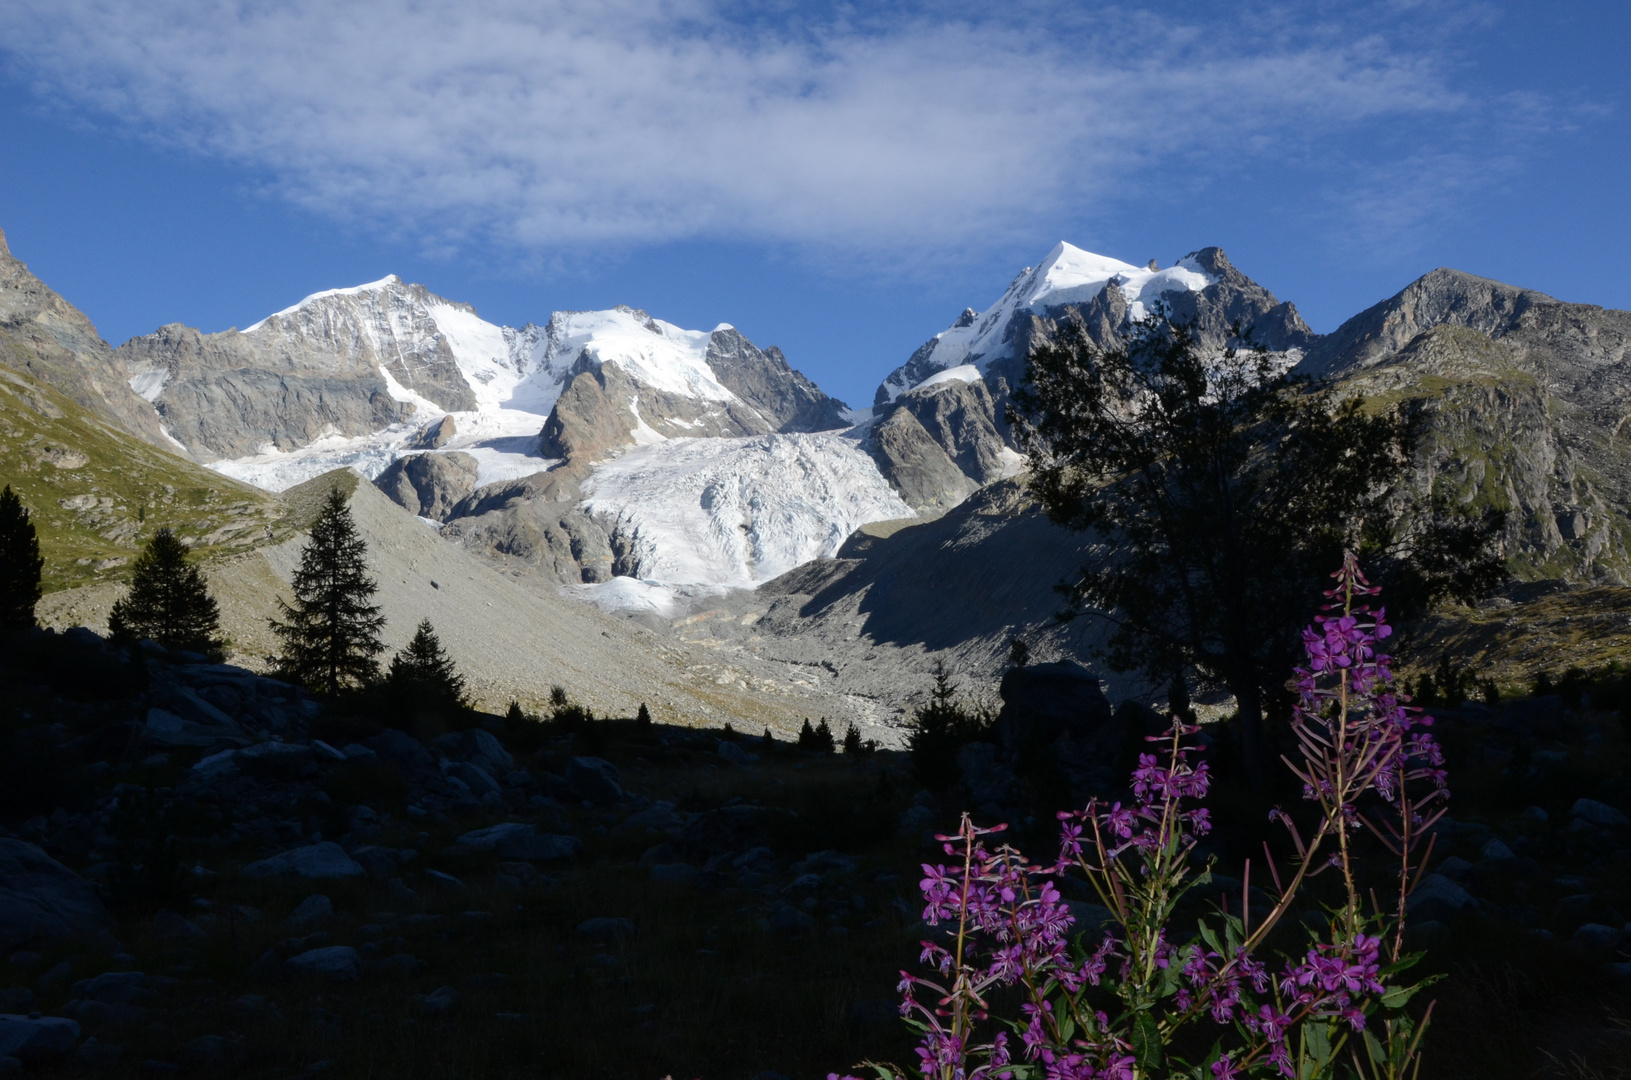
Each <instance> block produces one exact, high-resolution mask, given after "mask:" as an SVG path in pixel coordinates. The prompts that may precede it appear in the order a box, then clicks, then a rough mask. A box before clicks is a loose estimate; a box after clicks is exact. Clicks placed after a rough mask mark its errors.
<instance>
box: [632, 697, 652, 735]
mask: <svg viewBox="0 0 1631 1080" xmlns="http://www.w3.org/2000/svg"><path fill="white" fill-rule="evenodd" d="M634 723H635V726H636V727H639V728H642V729H644V728H648V727H650V726H651V710H650V709H648V708H646V703H645V702H643V701H642V702H641V703H640V711H639V712H638V713H637V714H635V717H634Z"/></svg>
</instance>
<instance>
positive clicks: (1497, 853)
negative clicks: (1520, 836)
mask: <svg viewBox="0 0 1631 1080" xmlns="http://www.w3.org/2000/svg"><path fill="white" fill-rule="evenodd" d="M1478 854H1479V855H1480V856H1482V857H1483V858H1486V859H1515V858H1517V856H1516V855H1514V854H1513V853H1512V849H1511V848H1509V847H1507V846H1506V843H1505V842H1504V841H1503V840H1501V839H1500V838H1499V837H1496V838H1495V839H1493V840H1490V841H1489V842H1488V843H1486V844H1485V845H1484V846H1483V847H1482V848H1480V849H1479V850H1478Z"/></svg>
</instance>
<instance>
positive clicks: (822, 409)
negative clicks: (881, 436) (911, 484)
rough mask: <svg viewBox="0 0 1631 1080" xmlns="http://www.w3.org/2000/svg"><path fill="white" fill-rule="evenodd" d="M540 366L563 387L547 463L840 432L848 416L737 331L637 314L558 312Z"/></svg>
mask: <svg viewBox="0 0 1631 1080" xmlns="http://www.w3.org/2000/svg"><path fill="white" fill-rule="evenodd" d="M545 350H546V351H545V354H544V355H545V359H544V364H545V365H546V366H548V367H550V368H552V369H558V370H564V371H566V373H567V376H566V377H567V379H568V382H567V384H566V387H565V389H563V390H562V392H561V395H560V397H559V398H558V399H557V400H556V402H555V408H554V411H553V412H551V413H550V416H549V419H548V421H546V422H545V424H544V428H543V431H542V432H541V433H540V444H539V445H540V452H541V453H542V454H543V455H544V456H545V457H553V458H565V459H566V460H567V461H569V462H574V463H578V464H588V463H590V462H593V461H596V460H600V459H603V458H605V457H606V456H607V455H609V454H610V453H612V452H613V451H615V450H617V449H620V448H621V447H625V446H631V445H634V444H636V443H640V442H649V441H653V440H654V439H656V438H657V437H662V438H670V439H680V438H720V437H734V436H744V435H767V434H770V433H772V432H778V433H779V432H795V431H823V430H829V429H832V428H837V427H843V426H845V423H846V421H845V416H846V415H847V412H848V410H847V409H846V407H845V406H844V403H843V402H841V401H836V400H834V399H832V398H829V397H827V395H825V394H823V393H822V392H821V391H820V390H819V389H817V387H816V385H815V384H814V383H812V382H811V381H810V380H809V379H807V378H805V377H804V376H803V375H801V374H799V373H798V372H797V371H794V370H793V369H792V368H791V367H790V366H788V364H787V361H786V359H785V358H784V357H783V356H782V354H781V351H780V350H779V349H775V348H771V349H770V350H768V351H767V350H761V349H759V348H758V347H757V346H755V345H754V344H753V343H752V342H750V341H748V340H747V338H745V337H743V336H742V335H741V334H740V333H738V332H737V331H736V330H735V329H734V328H732V327H729V326H721V327H719V328H718V329H716V330H714V331H712V332H711V333H708V334H703V333H701V332H697V331H686V330H681V329H680V328H679V327H676V326H671V325H669V324H668V323H664V322H661V321H659V320H656V319H653V318H651V316H649V315H647V314H646V313H645V312H643V311H639V310H637V309H634V308H628V307H619V308H615V309H613V310H612V311H610V312H588V313H577V312H557V313H556V314H555V315H553V316H551V318H550V322H549V327H548V328H547V345H546V346H545Z"/></svg>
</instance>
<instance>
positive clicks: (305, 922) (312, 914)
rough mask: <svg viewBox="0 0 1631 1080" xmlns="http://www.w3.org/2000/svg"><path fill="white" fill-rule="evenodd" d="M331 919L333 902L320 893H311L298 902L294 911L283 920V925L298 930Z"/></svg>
mask: <svg viewBox="0 0 1631 1080" xmlns="http://www.w3.org/2000/svg"><path fill="white" fill-rule="evenodd" d="M333 917H334V901H332V900H330V899H329V898H328V897H326V896H324V895H323V894H322V893H313V894H312V895H310V896H308V897H306V898H305V899H304V900H302V901H300V903H299V904H298V905H297V906H296V907H295V909H294V910H293V911H291V912H290V913H289V917H288V918H287V919H284V920H283V925H284V926H286V927H288V928H289V929H291V930H299V929H301V928H302V927H307V926H315V925H317V924H319V923H322V922H325V921H327V920H329V919H331V918H333Z"/></svg>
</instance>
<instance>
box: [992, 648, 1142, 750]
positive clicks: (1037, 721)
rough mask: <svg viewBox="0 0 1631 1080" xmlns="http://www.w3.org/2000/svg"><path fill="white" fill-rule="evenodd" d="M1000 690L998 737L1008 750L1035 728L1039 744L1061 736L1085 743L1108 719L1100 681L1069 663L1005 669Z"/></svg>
mask: <svg viewBox="0 0 1631 1080" xmlns="http://www.w3.org/2000/svg"><path fill="white" fill-rule="evenodd" d="M999 692H1000V693H1001V695H1002V711H1001V712H1000V713H998V714H997V723H996V731H997V738H998V739H999V740H1000V741H1001V742H1002V745H1003V746H1005V747H1007V748H1008V749H1010V750H1014V749H1017V748H1018V747H1020V746H1023V745H1025V743H1026V741H1027V740H1028V739H1029V738H1031V734H1030V733H1031V732H1032V731H1033V730H1037V729H1039V730H1040V738H1041V739H1042V741H1044V742H1048V743H1052V742H1055V741H1056V740H1058V739H1059V738H1061V737H1065V738H1069V739H1072V740H1079V741H1084V742H1085V741H1088V740H1091V739H1093V738H1094V736H1096V735H1098V734H1100V733H1101V731H1103V730H1104V729H1105V728H1106V727H1107V726H1108V725H1109V724H1110V721H1111V718H1112V711H1111V708H1110V699H1109V698H1107V697H1105V696H1104V691H1103V690H1102V689H1100V680H1099V677H1098V676H1097V675H1094V674H1093V673H1092V672H1091V671H1089V670H1088V669H1087V668H1085V667H1083V666H1082V665H1080V664H1078V663H1076V662H1074V661H1071V660H1061V661H1058V662H1056V663H1051V664H1032V665H1030V666H1029V667H1015V668H1009V669H1008V670H1007V671H1006V672H1004V673H1003V676H1002V684H1001V687H1000V689H999ZM1117 749H1119V747H1117Z"/></svg>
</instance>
